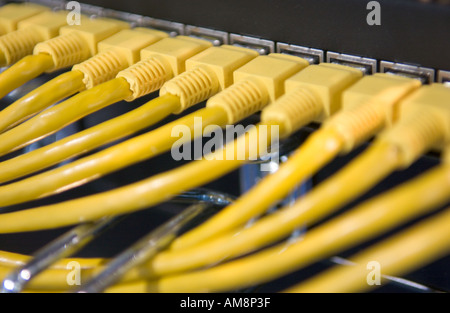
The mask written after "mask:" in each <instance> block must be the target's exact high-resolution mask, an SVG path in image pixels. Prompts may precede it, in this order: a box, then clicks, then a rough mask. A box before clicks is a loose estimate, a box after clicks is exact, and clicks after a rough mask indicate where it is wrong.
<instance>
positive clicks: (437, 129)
mask: <svg viewBox="0 0 450 313" xmlns="http://www.w3.org/2000/svg"><path fill="white" fill-rule="evenodd" d="M444 138H445V122H444V121H443V120H441V118H440V116H438V115H437V114H435V112H430V111H423V110H415V111H414V112H411V113H410V114H408V116H406V117H404V118H403V120H401V121H400V122H398V123H397V124H396V125H394V126H393V127H392V128H391V129H389V130H387V131H385V132H383V133H382V134H380V137H379V140H380V141H385V142H388V143H389V144H392V145H395V146H397V147H398V148H399V150H400V153H401V156H402V158H401V160H400V162H401V164H400V166H402V167H403V168H407V167H409V166H410V165H411V164H412V163H413V162H414V161H416V160H417V158H419V157H420V156H421V155H423V154H424V153H426V152H427V151H429V150H430V149H432V148H433V147H435V146H437V145H438V144H442V143H444Z"/></svg>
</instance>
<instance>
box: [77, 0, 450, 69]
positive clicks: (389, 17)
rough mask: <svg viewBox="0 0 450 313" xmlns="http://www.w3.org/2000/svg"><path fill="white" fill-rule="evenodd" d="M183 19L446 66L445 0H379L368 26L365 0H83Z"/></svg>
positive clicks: (448, 12)
mask: <svg viewBox="0 0 450 313" xmlns="http://www.w3.org/2000/svg"><path fill="white" fill-rule="evenodd" d="M82 2H86V3H90V4H94V5H98V6H102V7H108V8H112V9H115V10H120V11H126V12H132V13H136V14H140V15H145V16H150V17H154V18H159V19H165V20H169V21H175V22H179V23H183V24H188V25H195V26H202V27H208V28H213V29H217V30H222V31H227V32H230V33H237V34H246V35H251V36H255V37H261V38H264V39H269V40H273V41H277V42H285V43H291V44H297V45H303V46H306V47H310V48H316V49H323V50H327V51H334V52H340V53H348V54H354V55H360V56H364V57H370V58H374V59H378V60H386V61H391V62H402V63H411V64H417V65H421V66H425V67H431V68H436V69H442V70H450V59H449V58H448V56H449V55H450V40H449V33H450V6H449V5H444V4H439V3H436V2H431V3H424V2H421V1H416V0H380V1H378V2H379V3H380V5H381V25H379V26H369V25H368V24H367V21H366V18H367V15H368V13H369V12H370V11H369V10H367V8H366V6H367V3H368V2H369V1H368V0H314V1H311V0H283V1H279V0H245V1H242V0H227V1H217V0H216V1H211V0H190V1H185V0H164V1H162V0H161V1H156V0H147V1H141V0H129V1H117V0H116V1H110V0H85V1H82Z"/></svg>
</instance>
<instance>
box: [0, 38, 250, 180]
mask: <svg viewBox="0 0 450 313" xmlns="http://www.w3.org/2000/svg"><path fill="white" fill-rule="evenodd" d="M257 56H258V53H257V52H255V51H253V50H250V49H245V48H240V47H234V46H228V45H224V46H221V47H211V48H208V49H206V50H205V51H203V52H201V53H199V54H198V55H195V56H194V57H192V58H190V59H188V60H187V61H186V72H184V73H182V74H180V75H178V76H177V77H175V78H174V79H172V80H170V81H168V82H167V83H165V84H164V85H163V87H162V89H161V97H159V98H156V99H154V100H151V101H150V102H148V103H146V104H144V105H142V106H141V107H139V108H137V109H134V110H133V111H131V112H128V113H126V114H124V115H122V116H119V117H116V118H113V119H111V120H109V121H106V122H104V123H102V124H99V125H96V126H94V127H92V128H90V129H86V130H84V131H81V132H79V133H77V134H74V135H71V136H69V137H66V138H64V139H62V140H59V141H57V142H55V143H52V144H49V145H47V146H45V147H42V148H40V149H37V150H34V151H31V152H29V153H27V154H24V155H20V156H18V157H16V158H13V159H10V160H7V161H4V162H1V163H0V181H1V182H6V181H8V180H12V179H15V178H19V177H21V176H24V175H27V174H31V173H33V172H36V171H38V170H41V169H44V168H46V167H49V166H51V165H54V164H57V163H58V162H61V161H64V160H66V159H67V158H70V157H74V156H77V155H79V154H81V153H85V152H87V151H90V150H92V149H94V148H96V147H99V146H101V145H102V144H106V143H108V142H111V141H113V140H117V139H120V138H123V137H125V136H127V135H130V134H132V133H135V132H137V131H139V130H141V129H144V128H145V127H149V126H150V125H152V124H154V123H156V122H157V121H159V120H161V119H163V118H164V117H166V116H168V115H169V114H171V113H177V112H181V111H182V110H185V109H186V108H187V107H190V106H192V105H194V104H196V103H199V102H201V101H204V100H207V99H208V98H209V97H210V96H211V95H214V94H216V93H217V92H219V91H221V90H224V89H225V88H227V87H229V86H230V85H231V84H232V82H233V72H234V71H235V70H236V69H238V68H239V67H241V66H242V65H244V64H245V63H247V62H249V61H250V60H252V59H253V58H255V57H257ZM1 117H2V114H1V112H0V120H1ZM0 123H1V122H0Z"/></svg>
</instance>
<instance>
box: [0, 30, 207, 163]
mask: <svg viewBox="0 0 450 313" xmlns="http://www.w3.org/2000/svg"><path fill="white" fill-rule="evenodd" d="M211 45H212V44H211V43H210V42H209V41H206V40H201V39H196V38H190V37H186V36H178V37H176V38H164V39H162V40H160V41H158V42H156V43H154V44H152V45H150V46H148V47H146V48H145V49H142V50H141V59H142V60H141V61H139V62H138V63H135V64H133V65H132V66H130V67H128V68H126V69H125V70H122V71H120V72H119V73H118V74H117V77H116V78H114V79H111V80H109V81H107V82H105V83H102V84H99V85H97V86H95V87H92V88H90V89H88V90H85V91H83V92H81V93H79V94H77V95H75V96H73V97H71V98H69V99H67V100H65V101H63V102H61V103H59V104H57V105H55V106H53V107H51V108H49V109H47V110H44V111H43V112H41V113H40V114H38V115H35V116H34V117H32V118H31V119H29V120H27V121H26V122H24V123H22V124H20V125H18V126H16V127H15V128H12V129H11V130H9V131H7V132H5V133H3V134H1V135H0V142H1V144H0V155H4V154H6V153H9V152H12V151H14V150H17V149H20V148H22V147H24V146H26V145H28V144H31V143H33V142H35V141H37V140H39V139H42V138H44V137H46V136H48V135H50V134H53V133H55V132H57V131H58V130H60V129H62V128H64V127H65V126H67V125H69V124H70V123H73V122H75V121H77V120H78V119H81V118H83V117H84V116H86V115H89V114H91V113H93V112H96V111H98V110H100V109H102V108H104V107H106V106H108V105H110V104H113V103H116V102H119V101H121V100H127V101H133V100H135V99H136V98H138V97H142V96H144V95H147V94H149V93H151V92H153V91H156V90H158V89H160V88H161V86H162V85H163V84H164V83H165V82H166V81H168V80H170V79H171V78H173V77H174V76H176V75H179V74H181V73H182V72H184V71H185V62H186V59H188V58H190V57H192V56H194V55H196V54H198V53H200V52H202V51H203V50H205V49H207V48H209V47H211ZM88 68H89V66H86V67H85V66H79V67H77V69H79V70H83V71H84V72H85V73H86V72H87V73H88V71H87V70H86V69H88ZM74 73H76V72H74ZM87 77H89V76H87Z"/></svg>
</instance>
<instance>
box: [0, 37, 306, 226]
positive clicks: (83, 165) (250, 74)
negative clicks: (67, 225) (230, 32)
mask: <svg viewBox="0 0 450 313" xmlns="http://www.w3.org/2000/svg"><path fill="white" fill-rule="evenodd" d="M157 44H158V43H157ZM308 65H309V63H308V62H307V61H306V60H304V59H301V58H298V57H293V56H286V55H281V54H271V55H268V56H259V57H257V58H255V59H254V60H252V61H250V62H249V63H247V64H245V65H244V66H242V67H241V68H239V69H238V70H236V71H235V72H234V77H235V78H234V79H235V83H234V84H233V85H232V86H231V87H229V88H227V89H225V90H224V91H223V92H221V93H219V94H217V95H216V96H214V97H212V98H211V99H210V100H208V102H207V107H206V108H204V109H201V110H199V111H197V112H194V113H192V114H190V115H188V116H185V117H183V118H180V119H178V120H176V121H174V122H172V123H169V124H166V125H164V126H162V127H160V128H158V129H156V130H154V131H151V132H149V133H147V134H144V135H141V136H138V137H135V138H132V139H130V140H127V141H125V142H123V143H120V144H117V145H115V146H113V147H111V148H108V149H105V150H103V151H100V152H99V153H96V154H93V155H91V156H89V157H86V158H83V159H80V160H77V161H74V162H73V163H70V164H67V165H64V166H62V167H59V168H57V169H55V170H52V171H49V172H46V173H42V174H39V175H36V176H33V177H30V178H27V179H24V180H22V181H19V182H16V183H12V184H10V185H6V186H2V187H0V193H1V194H2V195H3V194H4V197H3V196H2V197H1V200H0V202H1V205H6V203H9V204H12V203H20V202H23V201H27V199H28V200H31V199H36V198H39V197H44V196H48V195H50V194H53V193H57V192H61V191H63V190H67V189H68V188H73V187H75V186H78V185H80V184H84V183H86V182H88V181H90V180H92V179H97V178H99V177H101V176H102V175H104V174H106V173H110V172H112V171H114V170H117V169H120V168H122V167H124V166H127V165H130V164H133V163H136V162H139V161H142V160H145V159H148V158H150V157H152V156H155V155H157V154H160V153H162V152H165V151H169V150H170V149H171V148H172V146H173V145H174V144H179V143H180V140H179V139H178V138H176V137H175V136H172V132H173V130H174V128H176V127H179V126H180V125H185V126H187V127H188V128H189V130H190V133H191V136H192V135H195V134H197V132H196V131H194V129H195V128H196V127H197V128H198V127H199V126H198V125H196V120H197V119H198V118H201V121H202V122H201V127H202V130H204V129H205V127H207V126H215V127H220V126H222V127H223V126H225V125H226V124H227V123H230V122H231V123H236V122H237V121H239V120H240V119H242V118H245V117H246V116H248V115H249V114H253V113H255V112H257V111H259V110H261V109H262V107H263V106H265V105H267V104H268V102H269V99H270V98H271V97H277V95H279V94H282V92H283V87H282V86H283V83H284V80H285V79H286V78H288V77H290V76H292V75H293V74H295V73H296V72H298V71H300V70H302V69H303V68H305V67H307V66H308ZM264 66H265V67H266V68H267V70H264ZM244 73H246V74H244ZM280 88H281V90H279V89H280ZM93 89H95V88H93ZM93 89H91V90H93ZM230 95H233V96H234V95H237V96H239V97H238V98H236V97H230ZM242 95H244V97H242ZM247 95H248V96H249V97H246V96H247ZM275 99H276V98H275ZM227 101H230V102H227ZM270 125H271V124H268V126H270ZM266 128H267V127H266ZM16 129H17V128H16ZM259 131H260V130H259V129H257V130H255V131H254V132H259ZM202 134H203V133H202ZM270 137H271V135H266V136H264V140H263V141H265V140H266V138H267V139H269V140H270ZM245 138H246V136H245V137H244V140H245ZM256 138H258V137H256ZM190 139H191V138H189V139H188V140H190ZM183 140H186V138H183ZM267 144H268V143H265V142H264V145H267ZM232 146H234V145H232ZM234 153H236V151H235V152H234ZM245 153H247V154H248V153H255V152H253V151H251V152H248V150H247V149H246V150H245ZM232 159H233V160H232V161H231V162H230V163H231V166H233V167H236V166H238V164H242V163H243V162H244V161H245V160H246V158H243V159H238V158H236V157H233V158H232ZM224 161H225V162H227V161H226V160H223V159H222V160H217V162H219V163H223V162H224ZM207 163H208V162H207ZM210 163H211V164H213V163H214V165H216V166H217V164H216V162H210ZM225 168H226V167H223V169H225ZM221 170H222V169H221ZM221 170H217V171H216V172H217V173H219V175H220V172H221ZM214 174H215V172H213V173H209V175H214ZM168 176H170V175H168ZM190 176H191V174H189V175H187V176H185V179H186V180H188V181H186V183H188V184H190V183H195V182H196V180H194V179H192V177H190ZM163 177H165V176H163ZM205 177H206V176H205ZM216 177H217V176H216ZM35 180H37V181H39V184H38V185H39V186H38V185H37V184H36V183H34V182H33V181H35ZM163 180H164V179H163ZM199 180H200V181H203V178H200V177H199ZM150 181H151V179H150ZM169 181H170V179H169ZM169 181H168V182H169ZM145 184H146V183H145V181H144V182H143V185H145ZM160 187H162V184H161V186H160ZM175 187H177V186H175ZM180 187H181V188H183V185H182V184H180ZM130 188H131V189H133V187H131V186H130ZM144 189H146V188H139V187H137V188H136V191H138V193H139V194H140V193H141V192H142V191H143V190H144ZM151 192H153V191H152V190H150V193H151ZM167 192H169V193H171V192H172V191H171V189H170V188H169V189H168V190H167ZM119 194H120V192H118V195H119ZM158 194H159V197H158V199H161V198H160V197H161V196H162V195H163V194H164V193H163V192H159V193H158ZM113 195H114V193H113ZM129 195H130V194H129ZM143 196H144V195H143ZM145 197H146V195H145ZM119 198H121V196H119ZM126 198H127V201H126V203H122V205H125V206H124V207H123V209H124V210H132V208H133V206H134V205H136V203H138V204H140V205H144V204H145V203H146V202H145V201H142V200H139V201H136V202H135V203H133V202H131V201H129V196H127V197H126ZM138 198H139V197H138V196H137V195H136V200H137V199H138ZM154 199H156V198H154ZM154 199H152V201H153V200H154ZM123 200H125V199H123ZM108 202H110V201H108ZM119 203H120V201H117V202H115V204H116V205H118V204H119ZM98 208H99V209H100V210H99V212H97V213H96V214H101V211H102V210H103V208H106V206H105V207H98ZM73 213H74V216H72V217H71V218H74V219H75V221H76V220H78V218H77V216H76V214H77V212H73ZM92 213H94V211H92ZM2 217H3V216H2ZM66 217H69V214H67V215H66ZM53 221H56V219H53ZM30 222H31V220H30ZM10 226H13V225H10ZM38 227H45V226H44V224H40V226H38ZM0 232H1V230H0Z"/></svg>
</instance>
